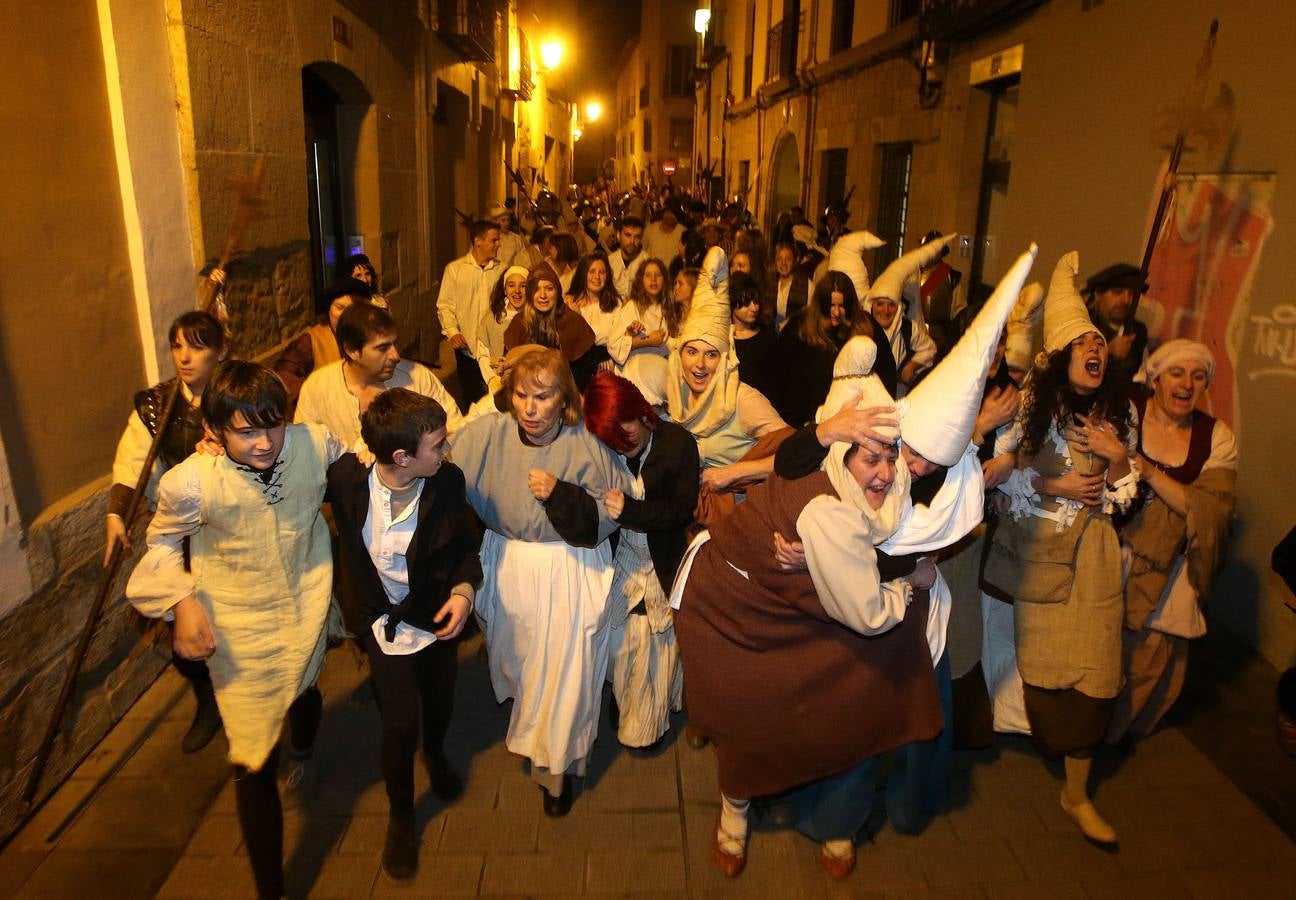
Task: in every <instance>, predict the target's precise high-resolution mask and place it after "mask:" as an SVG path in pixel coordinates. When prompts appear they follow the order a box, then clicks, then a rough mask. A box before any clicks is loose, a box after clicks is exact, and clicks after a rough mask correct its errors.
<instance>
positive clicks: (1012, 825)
mask: <svg viewBox="0 0 1296 900" xmlns="http://www.w3.org/2000/svg"><path fill="white" fill-rule="evenodd" d="M946 818H947V819H948V820H949V823H950V827H951V828H953V830H954V834H955V836H957V837H958V838H959V839H960V840H964V841H976V840H985V839H987V838H1010V837H1023V838H1030V837H1037V836H1039V835H1043V834H1046V833H1047V830H1046V829H1045V827H1044V822H1043V821H1042V820H1041V819H1040V817H1039V814H1038V813H1036V812H1035V810H1034V808H1033V807H1032V806H1031V804H1030V803H1029V802H1025V803H1018V804H1015V805H1012V806H1009V805H1006V804H1004V803H984V802H983V801H981V800H980V799H979V798H978V800H977V802H976V803H971V804H968V805H967V806H965V807H963V808H962V809H955V810H951V811H950V813H949V814H948V816H946Z"/></svg>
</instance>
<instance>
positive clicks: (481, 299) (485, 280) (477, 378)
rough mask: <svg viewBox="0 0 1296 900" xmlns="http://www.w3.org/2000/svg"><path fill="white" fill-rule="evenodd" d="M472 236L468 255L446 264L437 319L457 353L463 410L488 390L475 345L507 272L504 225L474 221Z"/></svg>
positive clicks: (438, 296) (457, 369)
mask: <svg viewBox="0 0 1296 900" xmlns="http://www.w3.org/2000/svg"><path fill="white" fill-rule="evenodd" d="M468 237H469V240H471V242H472V246H471V247H470V248H469V250H468V252H467V254H465V255H464V256H461V257H460V258H459V259H456V260H454V261H452V262H450V263H449V264H448V265H447V266H446V267H445V272H444V273H443V274H442V276H441V292H440V293H439V294H438V295H437V318H438V319H440V320H441V331H442V333H444V334H445V337H446V340H447V341H449V342H450V346H451V348H453V350H454V352H455V371H456V372H458V374H459V392H460V394H461V396H462V397H463V407H462V408H463V409H467V408H468V407H469V406H471V405H472V403H473V401H475V400H477V399H478V398H480V397H481V396H483V395H484V394H485V393H486V384H485V382H483V381H482V378H481V371H480V370H479V368H478V366H477V360H476V359H475V358H474V357H473V348H474V347H476V346H477V329H478V327H479V326H480V325H481V319H482V314H483V313H484V312H485V311H486V310H487V308H488V307H489V306H490V295H491V291H493V290H494V289H495V282H497V281H499V277H500V275H501V274H502V273H503V271H504V267H503V266H501V265H500V261H499V259H498V256H499V249H500V227H499V224H498V223H497V222H491V221H488V220H486V219H482V220H480V221H477V222H473V223H472V225H470V226H469V227H468Z"/></svg>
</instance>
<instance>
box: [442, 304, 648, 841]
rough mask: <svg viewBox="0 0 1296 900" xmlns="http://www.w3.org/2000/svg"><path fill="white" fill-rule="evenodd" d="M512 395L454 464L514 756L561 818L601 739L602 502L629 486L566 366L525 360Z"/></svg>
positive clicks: (552, 356)
mask: <svg viewBox="0 0 1296 900" xmlns="http://www.w3.org/2000/svg"><path fill="white" fill-rule="evenodd" d="M582 324H583V323H582ZM502 391H503V396H504V397H505V398H507V400H508V401H509V413H508V414H501V413H497V414H491V415H486V416H483V417H481V418H478V419H476V420H474V421H473V422H470V423H469V424H468V425H466V426H465V427H464V429H463V430H462V431H460V432H459V433H458V434H457V435H455V438H454V440H453V442H452V452H453V454H454V461H455V463H456V464H457V465H458V466H459V467H460V468H461V469H463V472H464V477H465V480H466V482H467V487H468V502H469V503H470V504H471V505H472V507H473V509H474V510H476V512H477V515H478V516H479V517H480V518H481V520H482V524H484V525H485V526H486V529H487V530H486V535H485V539H484V540H483V542H482V549H481V562H482V569H483V571H484V573H485V575H484V581H483V583H482V589H481V592H480V593H479V594H478V595H477V609H476V611H477V617H478V620H479V621H480V623H481V626H482V631H483V632H484V634H485V636H486V649H487V652H488V654H489V657H490V673H491V684H492V685H493V686H494V688H495V697H496V699H497V700H498V701H499V702H500V703H503V702H504V701H505V700H507V699H509V698H512V699H513V711H512V713H511V715H510V718H509V730H508V737H507V738H506V743H507V746H508V748H509V750H510V751H512V752H513V753H517V754H518V755H520V756H525V757H526V758H527V759H529V760H530V761H531V777H532V778H533V779H534V780H535V781H537V782H538V783H539V784H540V785H541V787H542V788H543V789H544V810H545V813H546V814H547V815H550V816H562V815H566V813H567V812H568V811H569V810H570V809H571V802H572V791H573V776H580V775H584V773H585V759H586V756H587V755H588V754H589V751H590V747H591V745H592V744H593V743H594V738H595V736H596V734H597V731H598V713H599V705H600V699H601V697H602V689H603V680H604V675H605V673H606V670H607V659H608V634H609V625H610V620H609V610H608V591H609V589H610V588H611V586H612V571H613V568H612V548H611V545H610V543H609V541H608V537H609V536H610V535H611V534H612V532H613V531H615V530H616V522H615V521H614V520H613V518H612V516H611V515H610V514H609V513H608V510H607V507H606V505H605V497H606V495H607V493H608V492H609V491H612V490H618V491H622V492H624V491H626V490H627V489H628V488H629V484H628V481H627V479H626V476H625V470H624V469H623V468H622V467H621V465H620V463H619V462H617V459H616V457H615V456H614V455H613V454H612V452H611V451H610V450H608V449H607V448H606V447H604V446H603V445H602V444H600V443H599V442H598V440H597V439H595V438H594V436H593V435H591V434H590V433H589V432H588V431H586V430H585V428H584V426H583V425H582V424H581V396H580V393H579V392H578V391H577V390H576V384H575V382H574V381H573V380H572V375H571V371H570V369H569V368H568V367H567V365H566V363H565V362H564V361H563V357H562V355H561V354H560V353H558V352H557V351H555V350H546V349H536V350H534V351H531V352H527V353H523V354H522V355H521V357H520V358H519V359H518V360H517V361H516V362H515V363H514V364H513V366H512V367H511V368H510V369H509V370H508V373H507V374H506V375H505V377H504V386H503V388H502Z"/></svg>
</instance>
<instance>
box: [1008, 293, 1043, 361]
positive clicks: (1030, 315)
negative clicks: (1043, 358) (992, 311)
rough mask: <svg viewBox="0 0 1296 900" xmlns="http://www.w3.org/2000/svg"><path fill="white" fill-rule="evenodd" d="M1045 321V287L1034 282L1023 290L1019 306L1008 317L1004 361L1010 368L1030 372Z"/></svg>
mask: <svg viewBox="0 0 1296 900" xmlns="http://www.w3.org/2000/svg"><path fill="white" fill-rule="evenodd" d="M1043 321H1044V286H1043V285H1041V284H1040V283H1039V282H1038V281H1032V282H1031V283H1030V284H1028V285H1026V287H1024V288H1022V292H1021V296H1020V297H1018V298H1017V305H1016V306H1014V307H1013V311H1012V315H1010V316H1009V317H1008V327H1007V331H1008V341H1007V346H1006V348H1005V349H1004V359H1005V360H1006V361H1007V363H1008V368H1010V369H1016V370H1018V371H1019V372H1024V371H1028V370H1029V369H1030V367H1031V363H1032V361H1033V360H1034V358H1035V341H1036V340H1037V338H1038V337H1039V330H1040V323H1042V322H1043Z"/></svg>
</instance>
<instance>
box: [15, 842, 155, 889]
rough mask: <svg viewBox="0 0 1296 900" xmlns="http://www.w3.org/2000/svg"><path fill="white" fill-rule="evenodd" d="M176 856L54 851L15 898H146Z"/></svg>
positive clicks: (146, 853)
mask: <svg viewBox="0 0 1296 900" xmlns="http://www.w3.org/2000/svg"><path fill="white" fill-rule="evenodd" d="M175 861H176V854H175V853H170V852H167V851H164V850H131V851H117V850H55V851H54V852H53V853H50V854H49V855H48V856H46V857H45V859H44V860H43V861H42V862H41V864H40V865H39V866H37V867H36V870H35V871H34V872H32V874H31V875H30V877H28V878H27V880H26V881H25V882H24V884H23V886H22V888H21V889H19V891H18V892H17V894H16V895H15V896H18V897H77V898H82V897H88V896H95V897H150V896H152V895H153V894H155V893H156V892H157V890H158V889H159V888H160V887H162V885H163V883H164V882H165V881H166V880H167V875H168V873H170V871H171V867H172V866H173V865H174V864H175Z"/></svg>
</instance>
